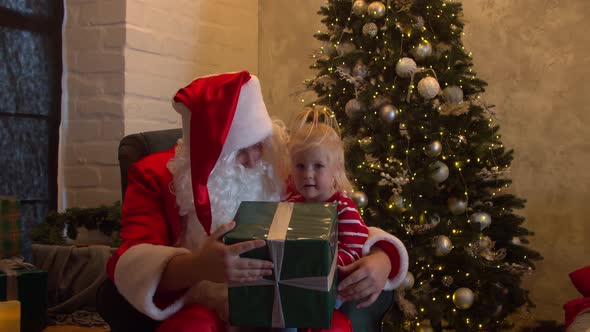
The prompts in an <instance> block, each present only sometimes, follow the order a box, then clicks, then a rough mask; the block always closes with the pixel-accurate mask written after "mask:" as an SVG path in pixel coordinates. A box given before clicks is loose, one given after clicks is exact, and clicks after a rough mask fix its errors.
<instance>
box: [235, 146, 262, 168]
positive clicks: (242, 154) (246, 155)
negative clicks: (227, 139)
mask: <svg viewBox="0 0 590 332" xmlns="http://www.w3.org/2000/svg"><path fill="white" fill-rule="evenodd" d="M262 152H263V151H262V143H258V144H254V145H251V146H249V147H247V148H244V149H241V150H240V151H238V154H237V155H236V162H238V163H239V164H241V165H242V166H244V167H246V168H252V167H254V166H255V165H256V164H257V163H258V161H259V160H260V158H262Z"/></svg>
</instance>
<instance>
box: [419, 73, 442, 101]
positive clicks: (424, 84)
mask: <svg viewBox="0 0 590 332" xmlns="http://www.w3.org/2000/svg"><path fill="white" fill-rule="evenodd" d="M439 92H440V85H439V84H438V81H437V80H436V79H435V78H434V77H431V76H428V77H424V78H423V79H421V80H420V82H418V93H419V94H420V95H421V96H422V97H423V98H424V99H432V98H434V97H436V95H438V93H439Z"/></svg>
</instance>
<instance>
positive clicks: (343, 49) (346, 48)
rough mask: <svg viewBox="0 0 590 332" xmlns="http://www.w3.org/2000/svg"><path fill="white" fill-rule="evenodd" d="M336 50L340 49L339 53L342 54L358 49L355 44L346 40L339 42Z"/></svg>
mask: <svg viewBox="0 0 590 332" xmlns="http://www.w3.org/2000/svg"><path fill="white" fill-rule="evenodd" d="M336 50H337V51H338V55H340V56H342V55H347V54H349V53H351V52H354V51H355V50H356V46H354V44H353V43H351V42H344V43H342V44H339V45H338V46H337V47H336Z"/></svg>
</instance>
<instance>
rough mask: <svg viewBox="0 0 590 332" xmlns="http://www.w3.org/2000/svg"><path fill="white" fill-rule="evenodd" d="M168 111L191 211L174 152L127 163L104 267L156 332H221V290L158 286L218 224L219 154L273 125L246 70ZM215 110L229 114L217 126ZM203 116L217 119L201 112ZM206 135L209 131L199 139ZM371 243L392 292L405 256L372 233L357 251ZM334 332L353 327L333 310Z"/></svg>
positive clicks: (183, 95)
mask: <svg viewBox="0 0 590 332" xmlns="http://www.w3.org/2000/svg"><path fill="white" fill-rule="evenodd" d="M205 83H206V84H205ZM236 87H237V88H236ZM203 90H204V91H203ZM227 91H230V93H229V95H230V98H228V93H227ZM203 98H204V99H203ZM232 98H233V99H232ZM174 106H175V108H176V109H177V110H180V111H181V115H182V116H183V137H184V139H185V142H186V141H188V142H190V144H187V145H188V148H189V149H190V157H191V158H190V173H191V179H192V189H193V194H194V202H195V203H194V209H193V210H192V213H186V212H184V213H183V212H182V211H181V209H179V204H178V198H179V192H177V191H178V190H179V189H178V188H177V187H175V186H174V185H173V183H174V181H173V180H174V176H173V174H172V173H171V171H170V170H169V161H170V160H171V159H172V158H173V157H174V155H175V152H174V149H172V150H168V151H164V152H160V153H155V154H152V155H149V156H147V157H145V158H144V159H142V160H140V161H139V162H137V163H135V164H134V165H132V166H131V167H130V169H129V172H128V177H129V178H128V186H127V191H126V194H125V202H124V204H123V215H122V230H121V234H120V235H121V239H122V244H121V246H120V247H119V249H118V250H117V252H116V253H115V254H114V255H113V256H112V257H111V259H110V261H109V262H108V265H107V272H108V276H109V278H110V279H111V280H112V281H113V282H114V284H115V285H116V287H117V289H118V291H119V292H120V293H121V294H122V295H123V296H124V297H125V298H126V299H127V301H129V302H130V303H131V304H132V305H133V306H134V307H135V308H136V309H138V310H139V311H140V312H142V313H144V314H146V315H147V316H149V317H151V318H152V319H155V320H161V321H163V323H162V325H161V326H160V328H159V330H158V331H223V330H225V325H224V322H223V321H221V319H220V318H219V316H218V315H217V314H216V312H215V311H214V309H215V307H216V306H217V305H219V303H216V301H223V300H224V299H225V297H226V296H227V295H226V294H227V290H226V288H225V287H226V286H225V285H223V284H214V283H211V282H207V281H203V282H201V283H199V284H197V285H195V286H193V287H192V288H191V289H188V290H182V291H179V292H177V293H162V292H159V291H158V285H159V283H160V279H161V277H162V273H163V271H164V268H165V267H166V265H167V263H168V261H169V260H170V259H171V258H172V257H174V256H176V255H183V254H188V253H190V250H191V249H192V250H195V249H198V246H199V243H200V242H202V239H204V238H205V237H206V236H207V234H210V232H211V230H212V229H213V230H214V229H215V227H216V226H219V222H217V223H216V221H215V220H211V211H210V210H211V204H210V201H209V194H208V192H207V183H208V177H209V175H210V174H211V173H212V171H213V168H214V167H215V165H216V164H217V162H218V159H220V158H221V157H220V155H221V156H223V155H224V153H225V152H226V150H227V151H238V150H239V149H241V148H244V147H247V146H250V145H252V144H256V143H258V142H260V141H262V140H263V139H265V138H266V137H268V136H269V135H270V133H271V131H272V124H271V121H270V118H268V113H267V112H266V108H265V107H264V103H263V102H262V96H261V93H260V86H259V83H258V80H257V79H256V78H255V77H254V76H250V75H249V73H247V72H241V73H235V74H224V75H219V76H214V77H207V78H201V79H197V80H195V81H193V83H191V85H189V86H187V87H186V88H184V89H181V90H180V91H179V93H178V94H177V95H176V96H175V104H174ZM253 107H254V108H253ZM203 108H205V110H203ZM261 108H262V110H260V109H261ZM220 109H221V110H225V109H229V110H233V111H232V112H230V113H231V114H229V115H227V116H226V118H225V119H222V120H220V119H219V114H217V113H219V111H218V110H220ZM209 111H210V112H214V113H215V112H216V113H215V115H214V116H211V115H210V114H206V115H205V116H203V115H202V114H201V113H202V112H209ZM183 112H184V113H183ZM198 112H199V113H198ZM234 112H235V114H233V113H234ZM252 113H255V114H252ZM187 114H188V115H187ZM215 117H217V118H215ZM238 119H239V120H240V121H239V122H238V121H236V120H238ZM232 120H233V121H232ZM217 122H221V123H223V126H220V127H219V128H215V129H213V130H212V129H211V128H210V127H211V126H212V125H213V126H215V123H217ZM199 126H200V127H199ZM204 130H206V131H208V132H207V133H203V131H204ZM212 132H213V133H212ZM220 132H221V134H220ZM207 135H209V136H207ZM215 137H219V138H218V140H219V142H212V141H213V140H215ZM204 142H207V143H206V144H204ZM195 156H199V157H202V158H195ZM203 160H205V162H203ZM203 191H204V192H203ZM180 215H183V217H180ZM229 221H231V220H227V221H223V222H229ZM195 225H196V227H195ZM191 226H192V227H191ZM186 239H192V241H193V242H192V243H189V242H188V241H187V240H186ZM376 243H378V244H379V247H380V248H383V249H384V250H385V251H386V252H387V254H388V256H389V257H390V260H391V262H392V273H391V274H390V280H389V281H388V283H387V285H386V289H393V288H395V287H397V286H398V285H399V284H401V282H402V281H403V279H404V278H405V275H406V272H407V267H408V257H407V252H406V250H405V248H404V246H403V244H401V242H400V241H399V240H398V239H397V238H395V237H393V236H392V235H390V234H388V233H386V232H384V231H382V230H379V229H375V228H371V229H370V231H369V239H368V240H367V242H366V244H365V247H364V248H363V252H364V253H365V254H366V253H368V252H369V250H370V248H371V247H372V246H373V245H374V244H376ZM189 248H190V249H189ZM195 268H199V267H195ZM203 268H206V267H203ZM204 303H206V304H207V305H204ZM191 324H192V325H191ZM332 328H333V330H338V331H350V330H351V325H350V322H349V321H348V319H347V318H346V317H345V316H344V315H342V314H341V313H339V312H335V315H334V319H333V326H332Z"/></svg>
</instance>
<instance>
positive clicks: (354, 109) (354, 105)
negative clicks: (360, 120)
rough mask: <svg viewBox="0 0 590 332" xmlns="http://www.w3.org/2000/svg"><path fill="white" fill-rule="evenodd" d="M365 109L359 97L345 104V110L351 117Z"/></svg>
mask: <svg viewBox="0 0 590 332" xmlns="http://www.w3.org/2000/svg"><path fill="white" fill-rule="evenodd" d="M362 111H363V104H361V102H360V101H359V100H358V99H351V100H349V101H348V102H347V103H346V105H345V106H344V112H345V113H346V115H347V116H348V117H349V118H353V117H355V116H357V115H358V114H359V113H361V112H362Z"/></svg>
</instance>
